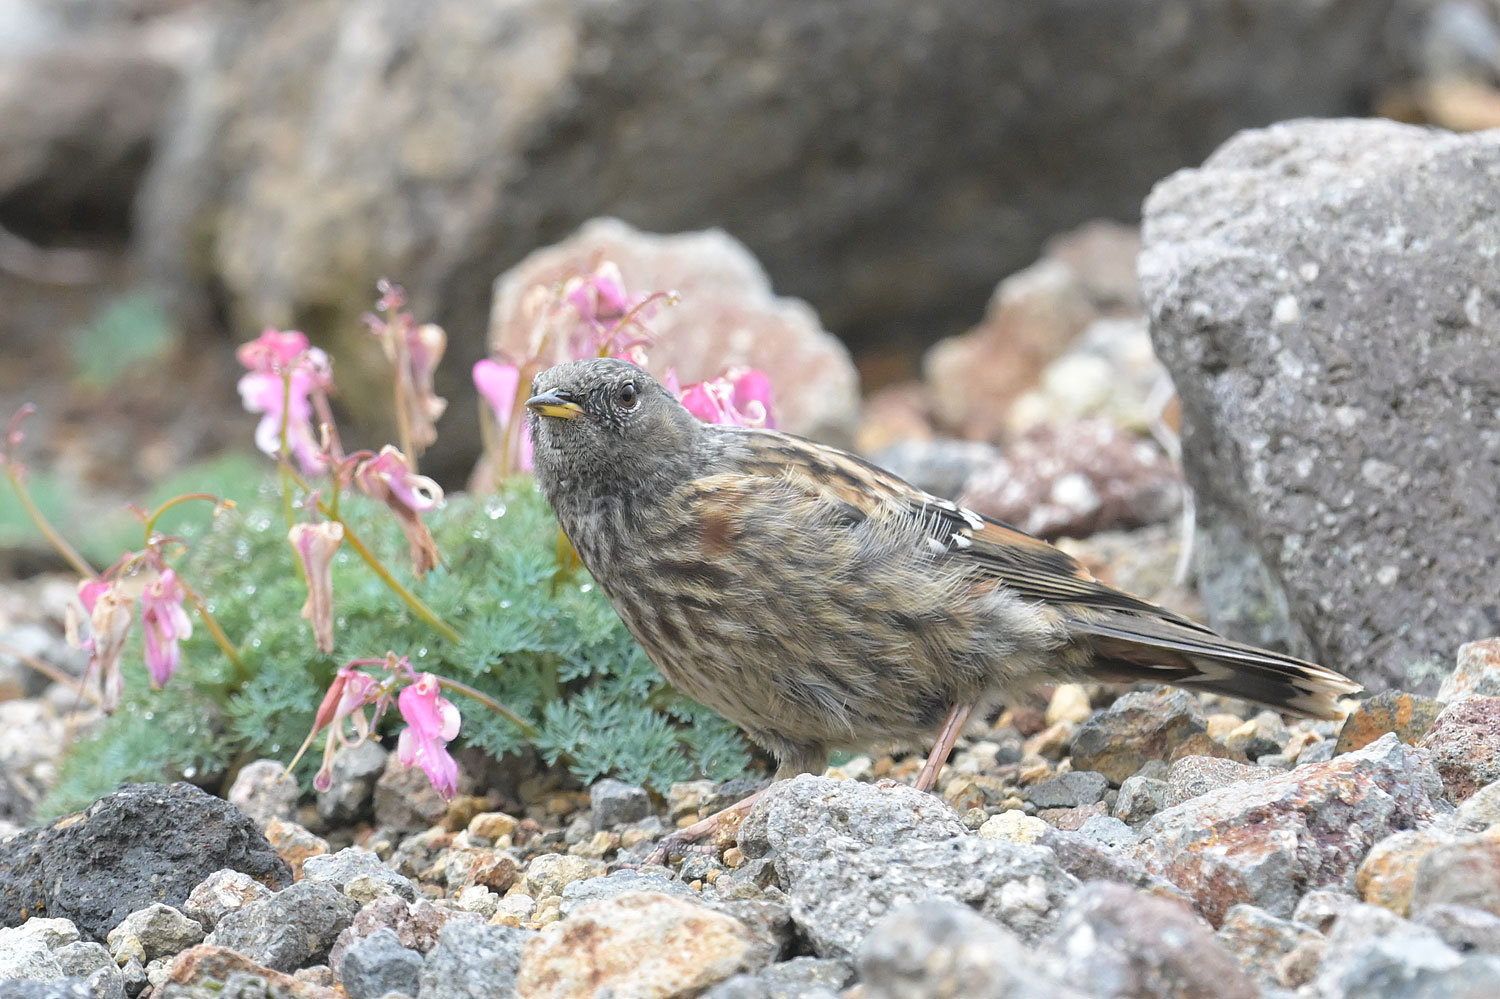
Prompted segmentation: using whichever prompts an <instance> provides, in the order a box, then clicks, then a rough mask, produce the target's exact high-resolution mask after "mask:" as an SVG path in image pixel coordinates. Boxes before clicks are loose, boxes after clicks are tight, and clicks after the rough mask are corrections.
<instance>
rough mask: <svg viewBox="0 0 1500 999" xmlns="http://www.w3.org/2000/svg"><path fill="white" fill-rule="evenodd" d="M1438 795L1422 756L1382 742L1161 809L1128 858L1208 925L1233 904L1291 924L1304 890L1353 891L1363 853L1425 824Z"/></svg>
mask: <svg viewBox="0 0 1500 999" xmlns="http://www.w3.org/2000/svg"><path fill="white" fill-rule="evenodd" d="M1440 790H1441V786H1440V781H1439V780H1438V778H1437V775H1436V774H1435V773H1434V772H1433V770H1432V768H1431V766H1430V765H1429V764H1428V763H1427V762H1426V759H1425V757H1424V754H1422V753H1420V752H1418V751H1417V750H1414V749H1412V748H1410V747H1408V746H1406V745H1404V744H1402V743H1401V742H1400V741H1399V740H1398V739H1397V738H1396V737H1395V736H1394V735H1387V736H1385V737H1383V738H1381V739H1380V740H1379V741H1377V742H1375V743H1373V744H1372V745H1370V746H1368V747H1366V748H1365V749H1362V750H1359V751H1357V752H1354V753H1348V754H1346V755H1344V756H1339V757H1335V758H1334V759H1332V760H1329V761H1328V762H1326V763H1312V764H1308V765H1306V766H1301V767H1298V768H1297V769H1295V770H1293V771H1291V772H1289V773H1285V774H1281V775H1279V776H1275V777H1271V778H1268V779H1267V780H1264V781H1254V782H1245V783H1238V784H1231V785H1229V786H1228V787H1223V788H1220V789H1218V790H1217V791H1211V792H1209V793H1208V794H1205V795H1202V796H1201V797H1197V798H1193V799H1191V800H1189V801H1186V802H1184V803H1182V804H1181V805H1178V806H1176V807H1174V808H1169V809H1166V810H1165V811H1163V812H1160V813H1158V814H1157V815H1156V816H1154V817H1153V818H1151V819H1150V820H1149V821H1148V822H1147V823H1146V824H1145V826H1143V827H1142V829H1141V842H1140V843H1139V844H1137V846H1136V849H1135V853H1136V857H1137V859H1139V860H1140V861H1141V863H1143V864H1144V865H1145V866H1146V867H1147V869H1149V870H1150V871H1152V872H1153V873H1155V874H1159V875H1161V876H1162V877H1164V878H1166V879H1167V880H1168V881H1171V882H1172V883H1173V884H1176V885H1177V886H1178V887H1179V888H1182V889H1183V890H1184V891H1186V892H1187V893H1188V894H1189V895H1191V896H1192V897H1193V900H1194V902H1195V904H1196V905H1197V907H1198V910H1199V911H1200V912H1202V913H1203V915H1204V916H1205V917H1207V919H1208V920H1209V921H1210V922H1212V923H1213V924H1214V925H1216V926H1217V925H1218V924H1219V923H1220V922H1222V920H1223V919H1224V916H1225V914H1226V913H1227V912H1228V911H1229V909H1230V908H1231V907H1233V906H1234V905H1236V904H1238V903H1240V902H1249V903H1251V904H1254V905H1258V906H1260V907H1261V908H1263V909H1266V910H1267V911H1269V912H1271V913H1272V914H1273V915H1277V916H1282V917H1289V916H1291V915H1292V911H1293V908H1294V906H1295V905H1296V902H1297V899H1299V898H1300V897H1301V896H1302V895H1304V894H1305V893H1306V892H1307V891H1309V890H1311V889H1315V888H1324V887H1333V888H1336V889H1339V890H1342V891H1352V890H1353V888H1354V875H1355V871H1356V869H1357V868H1358V867H1359V864H1360V862H1361V861H1362V860H1363V859H1364V857H1365V855H1366V854H1367V853H1369V851H1370V848H1371V847H1372V846H1374V845H1375V844H1376V843H1378V842H1379V841H1380V840H1382V839H1384V838H1385V837H1386V836H1388V835H1390V834H1391V833H1393V832H1396V831H1398V830H1401V829H1410V828H1412V827H1414V826H1416V825H1418V824H1420V823H1423V822H1428V821H1431V820H1432V819H1433V818H1434V817H1435V815H1436V812H1435V809H1434V805H1433V796H1434V795H1435V794H1437V793H1438V792H1439V791H1440Z"/></svg>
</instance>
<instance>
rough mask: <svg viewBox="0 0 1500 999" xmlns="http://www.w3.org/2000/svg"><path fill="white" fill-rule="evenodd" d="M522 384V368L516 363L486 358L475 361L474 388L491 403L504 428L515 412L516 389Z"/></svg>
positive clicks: (491, 408)
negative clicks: (504, 362)
mask: <svg viewBox="0 0 1500 999" xmlns="http://www.w3.org/2000/svg"><path fill="white" fill-rule="evenodd" d="M520 384H521V370H520V369H519V368H517V367H516V366H515V365H514V364H501V363H500V362H499V361H492V360H490V359H489V358H485V359H484V360H482V361H476V362H474V388H475V389H477V390H478V391H479V395H480V398H482V399H484V401H485V402H487V403H489V406H490V410H491V411H492V412H494V414H495V419H496V420H498V421H499V423H500V428H501V429H502V430H503V429H504V428H505V427H506V426H508V425H509V424H510V419H511V416H512V414H513V413H514V412H515V405H516V390H517V389H518V388H519V387H520Z"/></svg>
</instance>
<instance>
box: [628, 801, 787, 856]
mask: <svg viewBox="0 0 1500 999" xmlns="http://www.w3.org/2000/svg"><path fill="white" fill-rule="evenodd" d="M762 793H764V792H762V791H756V792H755V793H754V794H752V795H750V797H748V798H743V799H741V800H740V801H736V802H735V803H734V804H732V805H730V806H729V807H728V808H725V809H723V810H721V811H718V812H715V813H714V814H712V815H710V816H709V817H708V818H706V819H700V820H698V821H697V822H694V823H693V824H692V825H690V826H685V827H684V828H682V829H679V830H677V831H676V832H674V833H669V834H668V835H667V836H666V837H665V838H663V839H662V841H661V842H660V843H658V844H657V845H656V849H655V850H652V851H651V852H650V853H649V854H647V856H646V859H645V860H644V861H642V862H641V866H642V867H650V866H651V865H653V864H656V865H664V864H666V862H667V860H668V858H670V857H674V856H686V855H687V854H689V853H705V854H711V853H717V852H718V850H719V844H718V843H701V841H702V840H705V839H708V838H709V837H710V836H713V837H714V838H715V839H718V836H717V835H716V834H718V833H721V832H723V831H725V828H726V827H732V828H735V829H737V828H738V827H739V824H740V823H741V822H743V821H745V816H747V815H749V814H750V808H751V806H752V805H754V804H755V802H756V800H757V799H758V798H760V796H761V794H762ZM695 844H697V845H695Z"/></svg>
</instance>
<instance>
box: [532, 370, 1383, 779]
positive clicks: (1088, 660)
mask: <svg viewBox="0 0 1500 999" xmlns="http://www.w3.org/2000/svg"><path fill="white" fill-rule="evenodd" d="M532 392H533V393H534V394H533V396H532V398H530V399H528V400H527V402H526V406H527V408H528V410H529V411H530V414H529V419H530V422H531V432H532V438H533V441H534V442H535V463H536V476H537V481H538V482H540V483H541V487H542V490H543V491H544V492H545V493H546V495H547V498H548V500H549V501H550V502H551V503H552V507H553V509H554V510H556V512H557V517H558V520H559V521H561V523H562V527H563V530H564V531H565V532H567V535H568V538H569V539H570V540H571V541H572V543H573V546H574V547H575V548H576V549H577V551H578V555H579V557H580V558H581V559H582V560H583V564H584V565H585V566H586V567H587V568H588V570H589V572H591V573H592V574H593V576H594V579H595V581H596V582H597V583H598V585H599V586H600V588H601V589H603V591H604V592H605V594H607V595H608V597H609V599H610V601H611V602H612V603H613V604H614V606H615V609H616V610H618V611H619V613H620V616H621V617H622V618H624V620H625V624H626V625H627V626H628V627H629V628H630V631H631V633H632V634H633V635H635V637H636V639H637V640H639V641H640V643H641V645H642V646H643V647H644V648H645V650H646V653H647V654H648V655H649V656H650V657H651V660H652V661H653V662H654V663H656V665H657V667H658V668H659V669H660V670H661V672H662V674H663V675H664V676H665V677H666V678H667V679H668V680H669V681H671V682H672V684H673V685H675V686H676V687H677V688H678V689H679V690H681V691H682V692H683V693H685V694H687V695H688V696H690V697H693V698H695V699H696V700H698V701H700V702H702V703H703V704H706V705H709V706H710V707H712V708H714V709H715V710H717V711H719V712H720V713H721V714H723V715H724V717H726V718H728V719H730V720H732V721H734V722H736V723H738V724H739V725H741V726H743V727H744V728H745V730H746V731H747V732H748V733H749V735H750V738H752V739H753V740H755V741H756V742H757V743H759V744H760V745H762V746H764V747H765V748H766V749H767V750H769V751H770V752H771V753H772V754H773V755H774V756H775V757H776V760H777V762H778V763H779V764H780V766H779V769H778V770H777V776H778V777H787V776H792V775H795V774H798V773H804V772H808V771H812V772H819V771H821V770H822V769H823V767H824V766H825V765H826V761H827V754H828V751H829V750H830V749H832V748H840V747H866V746H869V745H872V744H877V743H889V742H894V741H898V740H913V739H918V738H921V737H924V736H928V735H930V734H932V733H933V732H935V731H937V730H938V729H939V726H942V731H941V733H940V737H939V739H938V745H937V746H936V748H934V750H933V753H932V756H931V758H929V760H928V766H927V768H926V769H924V771H923V773H922V776H921V778H920V780H919V786H921V787H923V788H924V789H925V788H927V787H930V786H931V784H932V782H933V781H934V780H935V779H936V777H937V771H938V769H939V768H940V767H941V766H942V763H943V762H944V760H946V758H947V755H948V752H949V750H950V749H951V748H952V743H953V740H954V738H956V737H957V735H958V732H959V729H960V728H961V727H962V725H963V721H964V719H965V718H966V717H967V716H968V713H969V711H970V710H971V709H973V708H975V707H979V706H984V705H987V704H990V703H992V702H995V701H997V700H998V699H999V698H1001V697H1002V696H1003V695H1004V694H1005V693H1006V692H1007V691H1016V690H1019V689H1023V688H1025V687H1027V686H1030V685H1033V684H1036V683H1038V682H1045V681H1051V680H1063V679H1078V678H1091V679H1108V680H1151V681H1156V682H1162V683H1172V684H1177V685H1179V686H1183V687H1190V688H1194V689H1199V690H1207V691H1213V692H1215V693H1220V694H1229V695H1232V696H1234V697H1238V698H1243V699H1245V700H1247V701H1255V702H1258V703H1261V704H1265V705H1269V706H1270V707H1273V708H1276V709H1278V710H1281V711H1288V712H1294V713H1297V714H1307V715H1316V716H1319V717H1331V716H1334V715H1336V713H1337V709H1336V707H1335V703H1334V702H1335V700H1336V699H1337V698H1338V697H1340V696H1341V695H1344V694H1349V693H1353V692H1354V691H1357V690H1359V689H1360V688H1359V685H1358V684H1356V683H1354V682H1352V681H1351V680H1349V679H1347V678H1346V677H1344V676H1342V675H1340V674H1338V673H1335V672H1333V671H1332V670H1328V669H1324V668H1323V667H1321V666H1316V665H1314V664H1312V663H1308V662H1303V661H1301V660H1298V659H1293V658H1292V657H1290V656H1285V655H1282V654H1280V653H1277V652H1268V651H1265V650H1263V649H1257V648H1254V647H1252V646H1248V645H1242V644H1240V643H1238V642H1232V641H1228V640H1227V639H1224V638H1221V637H1219V636H1218V635H1216V634H1215V633H1214V632H1212V631H1210V630H1209V629H1208V628H1205V627H1204V626H1203V625H1200V624H1197V623H1195V622H1193V621H1190V620H1188V619H1187V618H1185V617H1182V616H1180V615H1178V614H1174V613H1173V612H1171V611H1169V610H1167V609H1165V608H1163V607H1158V606H1157V605H1155V604H1153V603H1149V602H1147V601H1145V600H1142V599H1140V598H1139V597H1134V596H1131V595H1130V594H1128V593H1125V592H1123V591H1121V590H1117V589H1114V588H1113V587H1110V586H1107V585H1105V584H1104V583H1101V582H1099V581H1098V580H1097V579H1094V578H1093V577H1092V576H1090V575H1089V573H1088V572H1087V571H1085V570H1084V569H1083V567H1081V566H1080V565H1079V564H1078V563H1077V562H1076V561H1074V560H1073V559H1072V558H1071V557H1069V556H1068V555H1066V554H1064V553H1063V552H1061V551H1059V550H1058V549H1056V548H1054V547H1052V546H1051V545H1049V544H1047V543H1046V542H1044V541H1040V540H1038V539H1036V538H1033V537H1031V536H1030V535H1027V534H1024V533H1022V532H1021V531H1018V530H1016V529H1015V528H1012V527H1007V526H1006V525H1004V524H1001V523H997V522H995V521H992V520H988V519H986V518H984V517H981V516H979V515H978V514H976V513H973V512H971V511H969V510H965V509H962V508H961V507H959V506H957V505H955V504H954V503H952V502H950V501H948V500H945V499H942V498H940V497H937V496H933V495H931V494H929V493H925V492H922V491H921V490H919V489H917V488H915V487H913V486H911V485H909V484H908V483H906V482H904V481H903V480H901V479H899V478H897V477H896V476H895V475H892V474H891V473H890V472H887V471H884V470H882V469H880V468H877V467H875V466H874V465H871V464H869V463H868V462H865V461H863V460H861V459H859V458H856V457H855V456H854V455H851V454H848V453H846V452H844V451H840V450H838V449H836V448H832V447H826V446H824V445H821V444H815V443H813V442H812V441H808V440H804V439H803V438H800V437H794V436H792V435H790V434H784V433H778V432H776V431H771V430H752V429H745V428H741V427H726V426H711V425H708V424H704V423H701V422H699V421H698V420H697V419H696V418H695V417H694V416H693V415H692V414H691V413H689V412H688V411H687V410H686V409H684V408H683V407H682V405H681V404H680V403H678V401H677V400H676V399H675V398H673V397H672V395H671V394H670V393H668V392H667V391H666V390H665V389H664V388H662V387H661V386H660V385H659V384H657V383H656V381H654V380H653V379H652V378H651V376H650V375H649V374H647V373H646V372H645V371H643V370H642V369H640V368H638V367H636V366H635V365H633V364H630V363H628V362H625V361H619V360H614V359H611V358H601V359H597V360H586V361H571V362H568V363H566V364H559V365H557V366H556V367H553V368H549V369H548V370H546V371H543V372H542V373H541V374H539V375H538V376H537V378H536V381H535V382H534V383H533V385H532Z"/></svg>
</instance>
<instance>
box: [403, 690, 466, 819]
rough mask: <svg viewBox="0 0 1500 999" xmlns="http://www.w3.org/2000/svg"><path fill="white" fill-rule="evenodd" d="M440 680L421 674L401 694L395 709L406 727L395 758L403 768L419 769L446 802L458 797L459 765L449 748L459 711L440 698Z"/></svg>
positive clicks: (454, 733)
mask: <svg viewBox="0 0 1500 999" xmlns="http://www.w3.org/2000/svg"><path fill="white" fill-rule="evenodd" d="M441 690H442V688H441V687H440V685H439V684H438V679H437V677H435V676H433V675H432V674H431V673H419V674H417V678H416V680H415V682H413V683H412V684H411V685H410V686H408V687H407V688H406V689H405V690H403V691H401V694H400V696H399V697H398V698H397V700H396V705H397V707H398V708H399V709H400V711H401V717H402V718H404V719H406V724H407V727H406V728H404V729H402V730H401V735H400V736H399V737H398V738H397V740H396V758H397V759H398V760H400V761H401V764H402V765H403V766H407V767H411V766H418V767H421V768H422V770H423V771H424V772H425V773H426V774H427V779H428V780H430V781H432V786H433V787H434V788H436V789H437V792H438V794H441V795H442V796H443V797H444V798H452V797H453V796H454V795H455V794H456V793H458V763H457V761H455V760H454V759H453V757H452V755H450V754H449V752H448V746H447V744H448V743H449V742H450V741H452V739H453V738H454V737H455V736H457V735H458V726H459V723H460V719H459V715H458V709H457V708H455V707H454V706H453V704H452V703H451V702H450V701H449V700H448V699H447V698H445V697H443V696H442V694H441Z"/></svg>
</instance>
